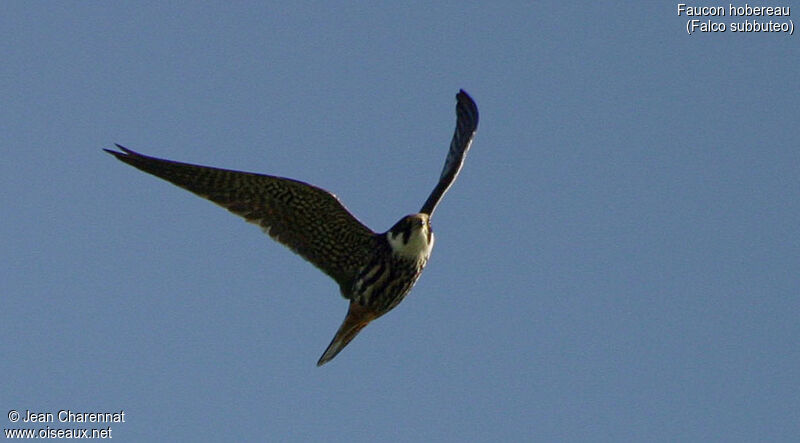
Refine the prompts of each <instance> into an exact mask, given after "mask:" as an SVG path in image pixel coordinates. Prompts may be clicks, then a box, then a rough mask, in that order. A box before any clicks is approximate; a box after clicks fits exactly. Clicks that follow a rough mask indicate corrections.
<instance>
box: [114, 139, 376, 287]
mask: <svg viewBox="0 0 800 443" xmlns="http://www.w3.org/2000/svg"><path fill="white" fill-rule="evenodd" d="M117 147H118V148H119V149H120V150H122V152H117V151H112V150H109V149H106V150H105V151H106V152H108V153H110V154H112V155H114V156H115V157H117V158H118V159H119V160H121V161H123V162H125V163H127V164H129V165H131V166H133V167H135V168H138V169H141V170H142V171H144V172H147V173H149V174H153V175H155V176H157V177H160V178H162V179H164V180H167V181H169V182H171V183H173V184H175V185H177V186H180V187H182V188H184V189H186V190H188V191H191V192H193V193H195V194H197V195H199V196H201V197H204V198H207V199H209V200H211V201H213V202H214V203H217V204H219V205H221V206H223V207H225V208H227V209H228V210H229V211H231V212H233V213H235V214H237V215H240V216H242V217H244V218H245V219H246V220H247V221H249V222H251V223H255V224H258V225H260V226H261V227H262V228H263V229H264V230H265V232H267V233H268V234H269V235H270V236H271V237H272V238H273V239H275V240H276V241H278V242H280V243H282V244H283V245H285V246H287V247H289V248H290V249H292V250H293V251H295V252H296V253H298V254H300V256H302V257H303V258H305V259H306V260H308V261H309V262H311V263H313V264H314V265H315V266H317V267H318V268H319V269H321V270H322V271H324V272H325V273H326V274H328V275H329V276H331V277H332V278H333V279H334V280H336V282H337V283H339V285H340V287H341V289H342V290H343V293H344V291H345V290H346V288H349V286H350V285H351V284H352V280H353V278H355V275H356V273H357V271H358V269H359V268H360V267H361V266H363V265H364V264H365V263H366V262H367V261H368V260H369V258H370V255H371V252H372V251H373V250H374V249H375V245H376V244H377V241H378V240H377V235H376V234H375V233H374V232H372V230H370V229H369V228H367V227H366V226H364V225H363V224H362V223H361V222H359V221H358V220H357V219H356V218H355V217H354V216H353V215H352V214H350V212H348V211H347V209H345V207H344V206H343V205H342V204H341V203H340V202H339V200H338V199H337V198H336V197H335V196H334V195H333V194H331V193H329V192H327V191H325V190H323V189H320V188H317V187H316V186H312V185H309V184H307V183H303V182H300V181H297V180H291V179H288V178H282V177H273V176H269V175H262V174H254V173H249V172H239V171H231V170H227V169H219V168H211V167H207V166H199V165H192V164H187V163H180V162H175V161H171V160H163V159H159V158H155V157H149V156H146V155H142V154H139V153H137V152H134V151H131V150H130V149H127V148H124V147H122V146H120V145H117Z"/></svg>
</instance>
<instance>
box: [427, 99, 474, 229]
mask: <svg viewBox="0 0 800 443" xmlns="http://www.w3.org/2000/svg"><path fill="white" fill-rule="evenodd" d="M456 100H457V103H456V129H455V132H454V133H453V140H452V141H451V142H450V150H449V151H448V152H447V158H446V159H445V161H444V168H442V174H441V176H440V177H439V183H438V184H437V185H436V187H435V188H433V191H432V192H431V195H430V196H428V199H427V200H426V201H425V204H424V205H422V209H420V211H419V212H421V213H423V214H428V215H431V216H432V215H433V211H434V210H435V209H436V205H438V204H439V201H440V200H441V199H442V196H444V193H445V192H447V190H448V189H449V188H450V185H452V184H453V182H454V181H455V180H456V177H457V176H458V172H459V171H460V170H461V166H462V165H463V164H464V158H466V156H467V151H469V147H470V145H472V138H473V137H474V136H475V131H476V130H477V129H478V106H477V105H476V104H475V101H474V100H472V97H470V96H469V95H468V94H467V93H466V92H464V90H463V89H462V90H460V91H458V94H456Z"/></svg>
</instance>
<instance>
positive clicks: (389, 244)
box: [106, 91, 478, 366]
mask: <svg viewBox="0 0 800 443" xmlns="http://www.w3.org/2000/svg"><path fill="white" fill-rule="evenodd" d="M456 98H457V100H458V104H457V106H456V115H457V117H458V118H457V122H456V123H457V124H456V131H455V134H454V136H453V141H452V142H451V145H450V151H449V153H448V157H447V160H446V162H445V167H444V169H443V170H442V175H441V178H440V181H439V183H438V184H437V186H436V187H435V188H434V190H433V192H431V195H430V197H429V198H428V200H427V201H426V202H425V204H424V205H423V207H422V209H421V210H420V212H419V213H417V214H411V215H407V216H405V217H403V218H402V219H400V221H398V222H397V223H396V224H395V225H394V226H392V228H390V229H389V230H388V231H386V232H384V233H375V232H373V231H372V230H370V229H369V228H367V227H366V226H364V225H363V224H362V223H361V222H359V221H358V220H357V219H356V218H355V217H354V216H353V215H352V214H350V213H349V212H348V211H347V209H345V207H344V206H343V205H342V204H341V203H340V202H339V200H338V199H337V198H336V197H335V196H334V195H333V194H331V193H329V192H328V191H325V190H323V189H320V188H317V187H315V186H312V185H309V184H307V183H303V182H300V181H297V180H292V179H288V178H282V177H275V176H270V175H263V174H253V173H247V172H239V171H230V170H226V169H218V168H211V167H206V166H199V165H191V164H187V163H180V162H174V161H171V160H163V159H158V158H154V157H149V156H145V155H142V154H139V153H136V152H134V151H131V150H129V149H126V148H124V147H122V146H119V145H117V147H118V148H119V149H121V150H122V152H117V151H111V150H106V151H107V152H109V153H111V154H113V155H114V156H116V157H117V158H118V159H119V160H121V161H123V162H125V163H128V164H130V165H131V166H134V167H136V168H138V169H141V170H143V171H145V172H147V173H150V174H153V175H155V176H157V177H160V178H162V179H164V180H167V181H169V182H171V183H173V184H175V185H177V186H180V187H182V188H184V189H187V190H189V191H191V192H193V193H195V194H197V195H199V196H201V197H204V198H207V199H209V200H211V201H213V202H215V203H217V204H219V205H221V206H223V207H225V208H227V209H228V210H229V211H231V212H233V213H235V214H238V215H240V216H242V217H244V218H245V219H246V220H247V221H249V222H252V223H255V224H258V225H260V226H261V228H262V229H263V230H264V232H266V233H267V234H269V235H270V236H271V237H272V238H273V239H275V240H276V241H278V242H280V243H282V244H284V245H285V246H287V247H289V248H290V249H292V250H293V251H294V252H296V253H297V254H299V255H301V256H302V257H303V258H305V259H306V260H308V261H310V262H311V263H313V264H314V265H315V266H317V267H318V268H319V269H321V270H322V271H323V272H325V273H326V274H328V275H329V276H330V277H331V278H333V279H334V280H335V281H336V282H337V283H338V284H339V289H340V292H341V294H342V296H343V297H345V298H347V299H348V300H350V307H349V309H348V312H347V316H346V317H345V320H344V322H343V323H342V325H341V327H340V328H339V331H338V332H337V333H336V336H334V338H333V340H332V341H331V343H330V345H329V346H328V348H327V349H326V350H325V352H324V353H323V355H322V357H321V358H320V360H319V361H318V362H317V365H318V366H321V365H323V364H325V363H326V362H328V361H330V360H331V359H332V358H333V357H335V356H336V354H338V353H339V351H341V350H342V349H343V348H344V347H345V346H346V345H347V344H348V343H349V342H350V341H351V340H352V339H353V338H354V337H355V336H356V335H357V334H358V332H359V331H360V330H361V329H363V328H364V327H365V326H366V325H367V324H369V322H371V321H372V320H374V319H376V318H378V317H380V316H381V315H383V314H385V313H387V312H389V311H390V310H391V309H393V308H394V307H395V306H397V305H398V304H399V303H400V302H401V301H402V300H403V298H404V297H405V296H406V294H408V292H409V291H410V290H411V288H412V287H413V286H414V284H415V283H416V281H417V279H418V278H419V276H420V274H421V273H422V270H423V268H424V267H425V265H426V264H427V262H428V258H429V257H430V254H431V250H432V248H433V243H434V236H433V231H432V230H431V227H430V218H431V215H432V214H433V211H434V209H435V208H436V205H437V204H438V202H439V201H440V199H441V197H442V196H443V195H444V193H445V192H446V191H447V189H448V188H449V186H450V185H451V184H452V182H453V181H454V180H455V178H456V176H457V175H458V172H459V170H460V168H461V165H462V164H463V161H464V156H465V155H466V152H467V150H468V149H469V147H470V144H471V142H472V137H473V135H474V133H475V130H476V128H477V124H478V110H477V107H476V106H475V103H474V102H473V101H472V99H471V98H470V97H469V96H468V95H467V94H466V93H465V92H464V91H461V92H459V93H458V95H457V96H456Z"/></svg>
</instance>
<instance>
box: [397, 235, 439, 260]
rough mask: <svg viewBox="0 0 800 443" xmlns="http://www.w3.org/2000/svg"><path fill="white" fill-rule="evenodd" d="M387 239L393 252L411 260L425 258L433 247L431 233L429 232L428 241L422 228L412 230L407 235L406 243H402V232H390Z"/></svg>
mask: <svg viewBox="0 0 800 443" xmlns="http://www.w3.org/2000/svg"><path fill="white" fill-rule="evenodd" d="M387 239H388V240H389V245H390V246H391V247H392V250H393V251H394V253H395V254H397V255H400V256H402V257H406V258H409V259H412V260H427V259H428V257H429V256H430V255H431V249H432V248H433V233H431V241H430V242H428V238H427V236H426V235H425V232H424V231H423V230H422V229H414V230H412V231H411V235H409V237H408V243H403V234H402V233H396V234H391V233H390V234H389V235H388V236H387Z"/></svg>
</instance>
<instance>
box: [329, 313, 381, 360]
mask: <svg viewBox="0 0 800 443" xmlns="http://www.w3.org/2000/svg"><path fill="white" fill-rule="evenodd" d="M377 317H378V316H377V315H376V314H375V312H373V311H371V310H369V309H367V308H365V307H363V306H361V305H359V304H358V303H356V302H353V301H351V302H350V308H349V309H348V310H347V316H345V318H344V321H343V322H342V326H340V327H339V330H338V331H337V332H336V335H335V336H334V337H333V340H332V341H331V344H329V345H328V349H326V350H325V352H324V353H323V354H322V357H320V358H319V361H318V362H317V366H322V365H324V364H325V363H327V362H329V361H331V360H333V357H336V354H338V353H339V352H340V351H341V350H342V349H344V347H345V346H347V344H348V343H350V341H351V340H353V339H354V338H355V336H356V335H358V333H359V332H361V330H362V329H364V326H367V325H368V324H369V322H371V321H372V320H375V319H376V318H377Z"/></svg>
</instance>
